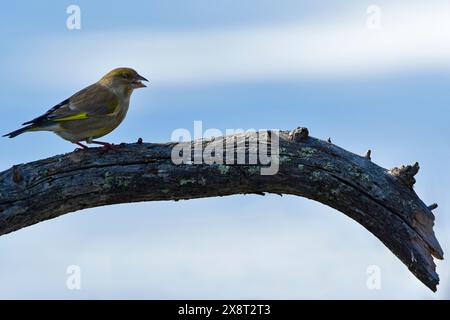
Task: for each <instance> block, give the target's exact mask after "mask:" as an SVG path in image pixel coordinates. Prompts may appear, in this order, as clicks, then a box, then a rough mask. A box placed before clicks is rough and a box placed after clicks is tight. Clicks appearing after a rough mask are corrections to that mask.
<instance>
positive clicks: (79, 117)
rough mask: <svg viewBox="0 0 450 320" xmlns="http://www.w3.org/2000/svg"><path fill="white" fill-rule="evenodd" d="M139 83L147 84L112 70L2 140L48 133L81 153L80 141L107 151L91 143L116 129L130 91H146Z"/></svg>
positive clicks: (135, 76) (128, 73)
mask: <svg viewBox="0 0 450 320" xmlns="http://www.w3.org/2000/svg"><path fill="white" fill-rule="evenodd" d="M141 81H148V80H147V79H145V78H144V77H143V76H141V75H139V74H138V73H137V72H136V71H135V70H133V69H131V68H116V69H114V70H112V71H110V72H108V73H107V74H106V75H104V76H103V77H102V78H101V79H100V80H99V81H97V82H96V83H94V84H92V85H90V86H88V87H86V88H84V89H83V90H81V91H79V92H77V93H75V94H74V95H73V96H71V97H70V98H68V99H66V100H64V101H62V102H61V103H59V104H57V105H56V106H54V107H53V108H51V109H50V110H48V111H47V112H46V113H44V114H43V115H41V116H39V117H37V118H35V119H33V120H31V121H27V122H25V123H23V124H22V125H24V126H25V127H23V128H21V129H18V130H16V131H13V132H10V133H8V134H5V135H4V137H9V138H14V137H16V136H18V135H20V134H22V133H25V132H29V131H51V132H54V133H56V134H57V135H58V136H60V137H61V138H63V139H65V140H68V141H70V142H72V143H74V144H77V145H78V146H80V147H82V148H83V149H86V148H88V147H87V146H86V145H84V144H82V143H81V142H82V141H85V142H87V143H89V144H90V143H94V144H99V145H102V146H104V147H111V146H112V145H111V144H109V143H106V142H101V141H96V140H94V139H97V138H100V137H103V136H104V135H107V134H108V133H110V132H111V131H113V130H114V129H115V128H117V127H118V126H119V124H120V123H121V122H122V121H123V119H124V118H125V116H126V114H127V111H128V106H129V104H130V96H131V93H132V92H133V90H134V89H137V88H144V87H146V85H145V84H143V83H142V82H141Z"/></svg>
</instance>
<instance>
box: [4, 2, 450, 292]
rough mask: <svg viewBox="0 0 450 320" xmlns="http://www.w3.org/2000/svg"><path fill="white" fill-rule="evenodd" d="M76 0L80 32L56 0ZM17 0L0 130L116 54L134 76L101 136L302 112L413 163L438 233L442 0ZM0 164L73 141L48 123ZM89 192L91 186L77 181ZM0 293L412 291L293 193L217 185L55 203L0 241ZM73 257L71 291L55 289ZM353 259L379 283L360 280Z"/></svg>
mask: <svg viewBox="0 0 450 320" xmlns="http://www.w3.org/2000/svg"><path fill="white" fill-rule="evenodd" d="M70 4H77V5H79V6H80V8H81V30H72V31H70V30H68V29H67V28H66V18H67V14H66V8H67V6H68V5H70ZM371 4H373V2H372V1H370V2H369V1H321V2H320V6H319V5H318V3H317V1H277V2H275V1H256V0H255V1H239V2H237V1H233V2H231V1H214V2H212V1H206V0H203V1H200V0H198V1H127V2H122V3H114V4H111V3H110V2H107V1H78V2H61V1H58V2H57V1H41V2H40V3H39V4H38V3H28V2H25V1H16V2H14V3H5V4H3V5H2V8H3V10H2V12H1V13H0V35H1V38H2V40H3V41H2V42H3V45H2V50H0V61H2V62H1V63H2V76H0V84H1V86H2V94H1V95H0V103H1V105H2V108H3V109H2V110H3V111H4V112H3V117H1V118H0V128H2V130H3V132H5V133H6V132H9V131H11V130H13V129H16V127H17V126H18V125H19V124H20V123H22V122H24V121H25V120H29V119H31V118H33V117H35V116H37V115H39V114H40V113H42V112H44V111H46V110H47V109H48V108H50V107H51V106H53V105H54V104H56V103H58V102H60V101H62V100H63V99H65V98H66V97H68V96H69V95H71V94H72V93H74V92H75V91H77V90H79V89H81V88H83V87H84V86H86V85H88V84H90V83H92V82H95V81H96V80H97V79H98V78H99V77H100V76H101V75H102V74H104V73H106V72H107V71H108V70H110V69H112V68H114V67H117V66H131V67H134V68H136V69H137V70H138V71H139V73H141V74H142V75H144V76H145V77H147V78H149V79H150V80H151V85H150V87H149V88H147V89H143V90H139V91H137V92H135V93H134V94H133V97H132V101H131V107H130V111H129V113H128V116H127V118H126V120H125V121H124V123H123V124H122V125H121V126H120V127H119V128H118V129H117V130H116V131H114V132H113V133H111V134H110V135H108V136H107V137H105V139H104V140H108V141H111V142H131V141H136V140H137V138H138V137H142V138H144V140H145V141H166V140H168V139H169V138H170V136H171V133H172V131H173V130H175V129H177V128H188V129H190V130H191V131H192V130H193V121H195V120H202V121H203V126H204V128H218V129H220V130H222V131H225V129H227V128H244V129H247V128H280V129H292V128H295V127H297V126H306V127H308V128H309V129H310V132H311V134H312V135H314V136H316V137H319V138H327V137H329V136H330V137H331V138H332V139H333V142H335V143H336V144H338V145H340V146H342V147H344V148H346V149H348V150H351V151H353V152H356V153H361V154H363V153H365V151H366V150H367V149H369V148H370V149H372V159H373V161H375V162H376V163H377V164H379V165H381V166H383V167H387V168H389V167H393V166H398V165H401V164H409V163H413V162H415V161H419V163H420V164H421V171H420V173H419V175H418V177H417V184H416V192H417V193H418V194H419V195H420V196H421V197H422V199H423V200H424V201H425V202H427V203H433V202H437V203H438V204H439V205H440V206H439V208H438V209H437V210H436V211H435V213H436V216H437V219H436V227H435V230H436V234H437V237H438V239H439V240H440V242H441V245H442V247H443V249H444V251H445V252H446V251H447V249H448V247H449V243H450V236H449V231H450V219H449V218H448V212H449V210H448V208H449V206H450V201H449V200H448V194H449V191H450V188H449V181H450V170H449V169H448V168H447V166H446V159H449V157H450V144H449V142H448V136H449V133H450V128H449V126H448V119H449V116H450V111H449V106H450V94H449V84H450V72H449V69H450V68H449V67H450V46H449V45H448V44H447V42H448V41H447V39H448V37H449V36H450V24H449V22H448V21H450V19H449V18H450V17H449V16H450V6H449V5H448V3H446V2H445V1H428V2H427V3H421V2H418V1H401V0H395V1H377V3H376V4H377V5H378V6H379V7H380V9H381V10H382V11H381V12H382V16H381V17H382V20H381V26H382V29H381V30H378V31H374V30H369V29H367V27H366V20H367V13H366V9H367V7H368V6H369V5H371ZM0 148H1V150H2V153H1V157H0V166H1V168H2V169H1V170H3V169H7V168H9V167H10V166H11V165H13V164H16V163H23V162H28V161H32V160H36V159H40V158H44V157H48V156H51V155H55V154H60V153H65V152H69V151H72V150H73V149H74V147H73V146H72V145H71V144H69V143H67V142H66V141H63V140H61V139H59V138H58V137H56V136H54V135H52V134H49V133H33V134H26V135H23V136H20V137H18V138H16V139H14V140H9V139H1V140H0ZM93 196H95V195H93ZM0 261H1V262H2V263H1V264H0V298H62V299H70V298H179V299H184V298H287V299H296V298H306V299H308V298H331V299H333V298H373V299H382V298H427V299H442V298H448V297H449V296H450V272H449V267H450V265H449V264H448V262H447V261H443V262H440V261H438V262H437V264H438V269H437V271H438V273H439V274H440V276H441V285H440V286H439V289H438V293H436V294H433V293H431V292H430V291H429V290H428V289H427V288H426V287H425V286H423V285H422V284H421V283H420V282H419V281H418V280H416V279H415V278H414V277H413V276H412V275H410V274H409V272H408V271H407V269H406V267H404V266H403V265H402V264H401V263H400V261H398V259H397V258H396V257H394V256H393V254H391V253H390V252H389V251H388V250H387V249H386V248H385V247H384V246H383V245H382V244H381V243H380V242H379V241H378V240H377V239H375V237H373V236H372V235H370V234H369V233H368V232H367V231H366V230H365V229H363V228H362V227H361V226H359V225H358V224H357V223H356V222H354V221H352V220H350V219H349V218H347V217H346V216H344V215H342V214H341V213H339V212H337V211H335V210H333V209H331V208H328V207H325V206H323V205H321V204H319V203H315V202H312V201H310V200H306V199H302V198H296V197H289V196H288V197H283V198H280V197H278V196H266V197H264V198H263V197H260V196H232V197H226V198H220V199H200V200H191V201H182V202H177V203H173V202H159V203H140V204H126V205H117V206H110V207H103V208H95V209H89V210H84V211H83V212H77V213H73V214H68V215H65V216H62V217H60V218H57V219H54V220H51V221H48V222H44V223H41V224H38V225H35V226H32V227H29V228H26V229H23V230H21V231H18V232H16V233H13V234H10V235H7V236H3V237H1V238H0ZM69 265H79V266H80V268H81V272H82V289H81V290H68V289H67V288H66V279H67V274H66V268H67V267H68V266H69ZM369 265H377V266H379V267H380V270H381V276H382V278H381V281H382V288H381V290H368V289H367V287H366V280H367V276H368V275H367V273H366V269H367V267H368V266H369Z"/></svg>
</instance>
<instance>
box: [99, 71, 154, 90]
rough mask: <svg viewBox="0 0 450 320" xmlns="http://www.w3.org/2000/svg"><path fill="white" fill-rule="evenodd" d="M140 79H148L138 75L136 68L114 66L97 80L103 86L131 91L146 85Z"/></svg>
mask: <svg viewBox="0 0 450 320" xmlns="http://www.w3.org/2000/svg"><path fill="white" fill-rule="evenodd" d="M142 81H148V80H147V79H145V78H144V77H143V76H141V75H139V74H138V73H137V72H136V70H134V69H131V68H116V69H114V70H111V71H110V72H108V73H107V74H105V75H104V76H103V78H101V79H100V80H99V83H101V84H102V85H104V86H107V87H110V88H112V89H124V90H125V91H130V92H131V91H133V89H137V88H144V87H146V85H145V84H143V83H142Z"/></svg>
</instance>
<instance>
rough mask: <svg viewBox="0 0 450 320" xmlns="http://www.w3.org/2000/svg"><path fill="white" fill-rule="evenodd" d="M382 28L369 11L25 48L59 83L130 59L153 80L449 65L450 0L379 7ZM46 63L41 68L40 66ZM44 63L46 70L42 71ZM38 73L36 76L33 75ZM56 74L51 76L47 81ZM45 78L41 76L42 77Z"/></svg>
mask: <svg viewBox="0 0 450 320" xmlns="http://www.w3.org/2000/svg"><path fill="white" fill-rule="evenodd" d="M381 10H382V11H381V13H382V15H381V19H382V20H381V26H382V29H381V30H378V31H374V30H370V29H368V28H367V27H366V18H367V15H366V12H365V11H364V10H362V11H361V12H360V14H359V15H358V14H355V13H354V12H353V13H352V14H351V15H350V14H349V15H348V16H340V17H335V20H332V21H328V20H322V21H319V22H314V23H313V22H311V21H308V22H305V23H301V22H300V23H298V24H289V25H277V26H263V27H259V28H258V27H248V28H241V29H239V28H238V29H218V30H207V31H195V32H194V31H192V32H154V31H136V32H132V31H127V32H122V33H116V32H111V33H108V32H105V33H90V32H89V30H87V29H82V30H81V31H80V33H79V34H78V35H77V36H73V35H68V36H67V37H63V38H51V37H49V38H46V39H41V40H39V42H38V44H37V45H36V46H35V47H36V50H34V52H32V53H26V54H27V55H29V57H28V58H27V59H26V60H27V61H28V63H26V62H25V63H23V64H22V67H23V70H22V71H21V72H20V77H23V76H26V74H28V73H33V74H34V75H36V74H38V75H39V74H42V75H43V77H44V75H45V79H42V78H39V77H37V79H38V80H39V82H40V84H41V85H42V84H44V85H45V83H46V81H45V80H46V79H49V81H48V82H49V84H50V82H51V83H52V85H53V86H54V84H55V79H58V78H61V71H62V70H64V74H70V75H71V77H70V79H67V78H65V79H64V81H65V83H67V82H76V83H79V82H83V83H84V82H85V81H86V79H93V80H94V79H96V78H97V77H98V76H99V75H101V74H102V73H103V72H105V71H106V70H108V69H110V68H112V67H115V66H121V65H130V66H134V67H136V68H138V69H139V70H141V72H142V73H144V74H146V75H147V74H148V75H149V76H150V77H151V78H152V79H153V81H154V82H155V83H157V84H159V85H161V84H180V83H182V84H192V83H194V84H198V83H214V82H229V81H247V80H258V81H265V80H271V81H272V80H277V79H289V78H315V77H327V78H333V77H344V76H365V75H369V76H374V75H378V74H380V73H381V74H383V73H386V72H399V71H409V70H417V69H426V70H430V69H432V70H433V71H436V70H442V69H443V68H444V69H445V68H448V67H449V66H450V42H449V41H448V39H450V4H448V3H447V4H443V3H441V4H439V5H436V4H434V5H433V4H432V3H426V4H417V3H415V4H411V5H403V6H398V5H397V6H393V5H384V6H382V7H381ZM39 71H43V72H41V73H40V72H39ZM44 71H45V72H44ZM34 78H36V77H34ZM50 80H51V81H50ZM43 81H44V82H43Z"/></svg>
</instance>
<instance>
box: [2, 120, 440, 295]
mask: <svg viewBox="0 0 450 320" xmlns="http://www.w3.org/2000/svg"><path fill="white" fill-rule="evenodd" d="M272 134H277V133H274V132H271V131H268V132H264V133H260V134H259V142H260V143H259V144H258V145H256V146H254V145H251V144H250V143H247V144H243V143H242V142H243V141H244V140H245V139H256V138H257V134H256V133H247V134H238V135H235V138H236V139H237V141H238V143H236V144H234V145H233V146H231V147H230V148H228V149H227V148H224V149H225V152H226V153H227V154H229V153H230V152H233V154H234V152H237V151H244V152H245V153H246V156H247V159H248V157H249V156H250V155H255V154H258V151H259V149H261V148H262V146H264V143H262V141H266V138H267V137H268V136H271V135H272ZM277 135H278V134H277ZM279 137H280V142H279V151H278V153H277V152H276V150H275V148H271V149H270V147H271V146H270V143H267V144H266V145H265V147H269V149H270V150H271V152H272V155H273V156H276V155H279V172H278V173H277V174H275V175H261V174H260V169H261V168H262V167H263V166H262V165H261V164H260V163H258V164H254V165H251V164H248V162H247V164H205V163H203V164H195V163H185V164H179V165H177V164H174V163H173V162H172V159H171V154H172V149H173V147H174V145H175V144H174V143H166V144H152V143H142V141H139V142H138V143H135V144H124V145H120V146H119V147H117V148H116V149H114V150H109V151H105V150H104V149H101V148H94V149H88V150H76V151H74V152H71V153H68V154H65V155H58V156H55V157H51V158H48V159H44V160H39V161H36V162H31V163H27V164H20V165H17V166H14V167H13V168H11V169H9V170H6V171H4V172H2V173H0V235H3V234H7V233H9V232H13V231H16V230H19V229H21V228H23V227H26V226H29V225H32V224H35V223H38V222H41V221H44V220H47V219H51V218H55V217H57V216H60V215H62V214H65V213H68V212H73V211H76V210H81V209H85V208H92V207H97V206H103V205H109V204H116V203H130V202H137V201H158V200H180V199H193V198H204V197H216V196H226V195H232V194H250V193H256V194H264V193H266V192H267V193H276V194H291V195H297V196H302V197H306V198H309V199H313V200H316V201H319V202H321V203H323V204H325V205H328V206H330V207H333V208H335V209H337V210H339V211H341V212H343V213H344V214H346V215H347V216H349V217H350V218H352V219H354V220H356V221H357V222H358V223H360V224H361V225H362V226H364V227H365V228H366V229H367V230H369V231H370V232H371V233H372V234H374V235H375V236H376V237H377V238H378V239H380V240H381V241H382V242H383V243H384V244H385V245H386V246H387V247H388V248H389V249H390V250H391V251H392V252H393V253H394V254H395V255H396V256H397V257H398V258H399V259H400V260H401V261H402V262H403V263H404V264H405V265H406V266H407V267H408V269H409V270H410V271H411V272H412V273H413V274H414V275H415V276H416V277H417V278H418V279H419V280H420V281H422V282H423V283H424V284H425V285H426V286H428V287H429V288H430V289H431V290H433V291H436V286H437V284H438V283H439V277H438V275H437V273H436V272H435V269H436V267H435V264H434V261H433V257H435V258H438V259H443V251H442V249H441V247H440V245H439V243H438V241H437V239H436V237H435V235H434V232H433V225H434V215H433V213H432V212H431V210H433V209H435V208H436V207H437V205H431V206H430V207H427V206H426V205H425V204H424V203H423V202H422V201H421V200H420V198H419V197H418V196H417V195H416V193H415V192H414V190H413V184H414V182H415V180H414V175H415V174H416V173H417V171H418V169H419V166H418V164H417V163H416V164H414V165H412V166H402V167H400V168H394V169H391V170H387V169H384V168H382V167H379V166H378V165H376V164H374V163H373V162H372V161H371V159H370V156H371V154H370V153H371V152H370V151H369V152H367V154H365V155H364V156H360V155H356V154H353V153H351V152H348V151H346V150H344V149H342V148H340V147H338V146H336V145H334V144H332V143H331V140H330V139H328V141H322V140H319V139H316V138H313V137H310V136H309V135H308V131H307V130H306V129H305V128H298V129H296V130H293V131H291V132H289V131H281V132H279ZM228 139H229V137H228ZM267 140H269V141H270V139H267ZM228 141H229V140H228ZM239 141H240V142H239ZM187 144H188V145H189V147H191V146H192V147H200V148H203V150H209V151H211V149H214V148H216V147H217V146H220V145H224V137H217V138H215V139H210V140H203V141H202V140H196V141H192V142H188V143H187ZM178 146H179V145H178ZM205 148H207V149H205ZM193 154H194V156H195V152H193Z"/></svg>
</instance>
